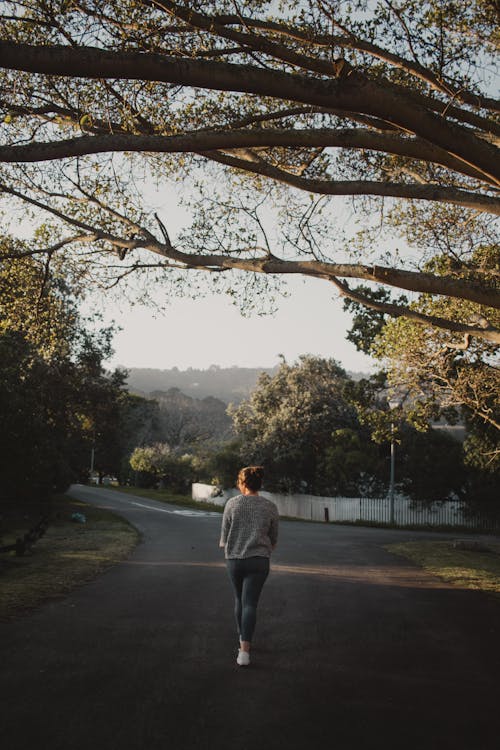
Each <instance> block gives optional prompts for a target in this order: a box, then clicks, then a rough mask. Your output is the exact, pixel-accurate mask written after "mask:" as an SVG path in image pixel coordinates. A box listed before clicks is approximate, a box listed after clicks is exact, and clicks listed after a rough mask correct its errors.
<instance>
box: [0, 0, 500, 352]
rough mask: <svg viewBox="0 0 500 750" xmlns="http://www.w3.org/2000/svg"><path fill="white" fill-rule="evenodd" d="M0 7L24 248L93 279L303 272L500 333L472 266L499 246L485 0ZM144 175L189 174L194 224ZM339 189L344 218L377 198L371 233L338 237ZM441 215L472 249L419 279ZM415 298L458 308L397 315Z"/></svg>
mask: <svg viewBox="0 0 500 750" xmlns="http://www.w3.org/2000/svg"><path fill="white" fill-rule="evenodd" d="M0 18H1V20H2V25H1V30H0V69H1V92H2V93H1V95H0V111H1V112H2V113H3V123H2V125H1V126H0V137H1V141H0V164H1V168H0V191H1V192H2V194H3V196H4V198H5V200H6V203H7V206H8V208H9V210H11V206H13V205H16V204H19V203H20V204H21V205H23V206H24V207H25V210H27V209H29V211H30V215H31V217H32V219H33V220H34V218H35V217H41V216H43V215H45V217H51V219H50V222H49V225H50V233H49V234H47V233H46V234H45V238H47V237H51V239H50V241H49V240H47V239H45V241H44V240H43V238H42V237H38V238H37V239H36V240H35V241H34V242H33V244H32V247H31V248H30V252H31V253H42V252H45V253H49V255H50V257H52V256H53V255H54V254H56V253H59V252H65V253H66V255H67V257H70V256H71V257H73V258H75V259H76V258H78V259H79V262H80V264H81V267H83V268H84V269H85V271H86V272H87V273H88V274H89V275H90V276H92V277H93V278H98V279H99V280H100V283H102V284H104V285H107V286H112V285H114V284H116V283H118V282H119V281H120V280H121V281H122V283H124V282H125V281H126V279H128V278H129V276H130V274H132V273H133V272H136V271H141V270H142V271H143V272H145V273H149V274H150V277H149V278H151V275H152V278H154V279H159V278H160V279H161V278H167V279H169V280H170V281H171V282H173V284H172V287H171V289H174V290H175V289H176V288H177V285H179V284H180V285H181V287H182V285H183V284H184V283H185V282H184V279H185V275H184V274H183V273H182V272H183V271H185V270H190V271H196V270H198V271H200V270H202V271H209V272H212V274H213V275H214V276H215V278H216V279H217V283H221V284H223V283H224V282H223V280H224V279H225V278H226V276H227V274H228V272H231V271H233V270H240V271H245V272H250V277H249V278H250V282H249V283H250V287H251V290H252V291H253V287H252V284H254V283H255V278H258V277H260V278H261V279H263V280H264V282H263V283H266V280H267V283H271V282H270V280H271V279H272V278H276V277H278V278H279V277H282V276H286V275H288V274H302V275H305V276H311V277H315V278H319V279H324V280H326V281H327V282H329V283H331V284H332V286H333V287H334V288H335V289H336V290H337V291H338V292H339V293H340V294H341V295H343V296H345V297H347V298H349V299H351V300H353V301H357V302H359V303H362V304H364V305H368V306H370V307H371V308H373V309H376V310H379V311H381V312H384V313H387V314H389V315H391V316H394V317H400V316H405V317H407V318H409V319H412V320H414V321H417V322H419V323H428V324H430V325H432V326H433V327H437V328H440V329H442V330H444V331H446V332H449V334H451V335H450V336H449V338H450V340H456V337H457V336H458V337H459V338H461V337H463V336H464V335H470V336H473V337H476V338H480V339H481V340H483V341H487V342H492V343H495V344H498V342H500V331H499V328H498V325H497V323H496V322H495V321H494V319H493V315H492V311H494V310H498V308H499V307H500V291H499V288H498V273H497V272H495V269H494V268H491V266H487V267H484V266H483V265H481V263H478V262H476V260H474V252H475V251H476V250H477V247H478V245H479V244H480V243H483V244H485V243H488V244H489V245H490V246H492V247H495V248H496V253H497V254H498V245H497V244H496V243H497V237H496V235H495V229H494V223H493V222H494V219H495V217H496V216H497V215H498V214H499V213H500V199H499V196H498V187H499V183H500V160H499V158H498V139H499V135H500V123H499V121H498V112H499V111H500V103H499V101H498V100H496V99H495V98H494V97H493V96H492V91H494V90H495V89H494V80H493V72H494V56H495V54H496V49H497V45H498V20H499V18H498V4H497V3H496V2H494V0H471V2H468V3H464V2H458V0H452V1H450V2H447V3H442V2H439V1H438V0H402V1H401V2H398V3H397V4H395V3H392V2H390V0H379V1H376V0H353V1H349V2H347V1H346V0H292V1H291V2H287V3H276V2H265V1H264V0H242V1H241V2H233V1H232V0H231V1H229V0H227V1H226V0H213V1H211V2H210V1H209V2H188V1H186V2H184V3H181V2H174V1H172V2H170V1H169V0H156V1H155V2H151V1H150V0H144V1H142V0H119V1H118V2H113V3H109V2H99V3H97V2H93V0H81V1H79V2H77V3H76V2H67V0H24V2H4V3H3V4H2V13H1V15H0ZM149 177H154V179H155V180H156V181H157V184H158V186H159V189H160V191H161V189H162V186H164V185H165V184H167V183H168V182H169V181H170V182H173V181H177V183H176V184H177V185H179V190H180V185H181V183H182V184H186V185H188V186H189V187H188V193H189V194H190V195H191V200H192V209H193V211H194V216H193V224H192V226H190V227H188V228H186V229H185V230H184V231H181V232H180V233H179V234H178V236H177V237H175V238H172V237H171V236H170V234H171V230H170V233H169V220H170V221H171V217H170V216H169V211H168V206H163V207H162V209H161V211H160V214H161V215H158V214H156V215H155V212H154V211H153V210H152V209H151V208H150V206H149V205H148V202H147V199H146V197H145V195H146V193H147V190H145V188H144V182H143V180H144V179H146V178H149ZM339 196H351V197H352V200H353V201H355V202H354V203H353V206H354V209H353V210H354V213H355V215H356V216H358V217H360V216H362V215H363V214H369V215H372V212H373V209H374V208H377V210H378V214H377V216H383V221H382V225H383V227H384V228H385V229H386V230H387V232H388V234H386V235H384V234H383V233H381V231H380V226H379V224H378V223H377V222H371V224H370V222H369V226H367V227H366V229H365V231H364V232H363V233H360V234H357V235H356V236H355V237H353V236H346V237H344V236H343V231H342V224H341V222H340V219H339V217H338V214H337V213H336V211H335V207H336V203H337V202H338V200H339ZM373 201H375V206H373V205H372V202H373ZM269 205H273V207H274V214H275V217H274V218H275V219H276V221H277V229H276V230H273V231H270V230H269V228H268V227H267V226H266V218H265V210H266V207H267V206H269ZM39 220H40V221H41V220H42V219H41V218H40V219H39ZM444 226H448V227H450V228H451V227H455V228H458V229H457V230H456V231H457V232H459V227H461V226H462V227H463V226H467V227H468V230H469V234H470V236H471V238H472V240H471V241H472V245H468V246H464V245H463V243H460V242H459V241H457V243H455V242H449V244H448V246H447V247H446V249H445V252H446V253H447V254H448V256H449V257H452V258H453V261H454V263H453V265H452V266H449V267H448V268H447V269H446V270H444V271H443V270H441V271H440V272H438V271H436V269H433V268H432V267H430V266H429V265H426V266H424V264H425V263H428V261H429V259H430V258H432V257H434V256H435V255H436V254H440V253H441V252H442V244H443V241H444V240H443V234H446V233H444V231H443V227H444ZM408 227H409V228H410V229H411V232H413V236H410V235H411V232H410V231H408V232H406V234H407V236H406V239H407V240H411V241H412V243H413V244H412V247H413V252H412V253H410V255H409V256H408V257H403V256H401V255H400V253H398V251H397V250H395V249H394V247H393V245H394V237H395V236H396V235H397V234H401V232H404V231H406V229H405V228H408ZM471 228H472V230H471ZM417 231H418V232H419V233H420V234H419V237H418V238H417V237H416V236H415V233H416V232H417ZM450 232H451V229H450ZM450 232H448V234H447V237H448V239H449V236H450ZM389 242H390V243H391V244H389V245H388V243H389ZM72 248H73V250H72ZM72 253H73V254H72ZM194 276H195V277H196V274H194ZM352 279H355V280H356V279H358V280H362V281H363V282H364V283H366V282H369V283H371V284H377V285H381V286H382V287H383V288H384V289H389V290H390V289H397V290H405V291H407V292H410V299H409V300H407V301H404V300H403V298H401V297H399V299H398V300H397V301H393V300H391V299H390V298H389V299H385V298H384V299H378V300H377V299H376V298H374V296H373V295H367V294H365V293H364V292H363V290H362V289H361V290H357V289H356V288H355V287H353V286H352V281H351V280H352ZM234 283H235V282H234V281H233V280H232V279H231V277H230V280H229V281H227V282H226V285H227V287H228V288H229V290H233V291H234V288H233V286H234ZM146 286H147V284H146ZM182 288H183V287H182ZM414 292H416V293H420V294H428V295H432V296H437V297H438V298H439V299H443V300H445V301H446V300H449V299H452V300H458V301H465V303H466V310H467V314H466V315H463V314H456V312H455V311H456V306H452V307H451V308H450V309H446V305H444V308H445V309H444V310H443V311H440V312H439V313H438V312H436V311H434V310H423V309H421V308H418V307H414V306H413V305H412V302H411V293H414ZM248 299H249V300H250V302H249V304H253V303H254V302H255V295H253V294H251V295H249V298H248Z"/></svg>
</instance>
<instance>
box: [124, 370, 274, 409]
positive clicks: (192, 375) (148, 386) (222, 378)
mask: <svg viewBox="0 0 500 750" xmlns="http://www.w3.org/2000/svg"><path fill="white" fill-rule="evenodd" d="M276 369H277V368H269V367H268V368H266V367H261V368H257V367H256V368H251V367H218V366H217V365H211V366H210V367H209V368H208V369H207V370H195V369H193V368H192V367H189V368H188V369H187V370H179V369H178V368H177V367H173V368H172V369H171V370H155V369H150V368H142V367H131V368H130V369H129V376H128V381H127V382H128V387H129V390H131V391H132V392H133V393H137V394H139V395H141V396H149V395H150V394H151V393H153V392H154V391H168V390H170V389H171V388H179V390H181V391H182V393H184V394H186V396H191V397H192V398H196V399H203V398H207V397H208V396H212V397H214V398H218V399H220V400H221V401H224V402H225V403H226V404H229V403H230V402H233V403H239V402H240V401H242V400H243V399H245V398H246V397H247V396H248V394H249V393H250V392H251V391H252V389H253V388H254V387H255V384H256V383H257V380H258V378H259V375H260V374H261V373H262V372H267V373H269V374H270V375H272V374H273V373H274V372H275V371H276Z"/></svg>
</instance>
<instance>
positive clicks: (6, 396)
mask: <svg viewBox="0 0 500 750" xmlns="http://www.w3.org/2000/svg"><path fill="white" fill-rule="evenodd" d="M3 245H4V247H6V246H9V245H12V240H11V239H10V238H4V240H3ZM111 336H112V331H111V330H109V329H101V330H95V331H93V330H92V329H91V328H90V327H89V326H88V324H86V323H85V321H83V320H82V319H81V317H80V316H79V314H78V312H77V307H76V301H75V296H74V290H72V289H71V288H70V287H69V286H68V283H67V281H65V280H63V277H62V274H61V269H58V268H57V264H55V266H54V268H51V267H50V266H49V265H48V264H47V265H44V264H42V263H40V262H39V261H37V260H35V259H33V258H31V257H30V256H29V255H27V256H25V257H23V258H19V259H17V260H16V261H14V262H13V261H11V262H9V263H7V262H5V261H4V262H1V263H0V413H1V414H2V430H1V431H0V451H1V455H2V482H1V485H0V493H1V494H0V498H1V500H2V501H4V502H12V501H16V500H17V499H19V498H23V499H32V500H33V501H38V500H40V499H43V498H46V497H47V496H49V495H50V494H51V493H52V492H53V491H54V490H58V491H61V490H64V489H65V488H66V487H67V486H68V484H69V483H70V482H71V481H75V480H79V481H87V479H88V478H89V470H90V467H91V460H92V459H91V452H92V450H93V453H94V469H95V471H96V472H97V473H98V475H99V476H101V477H102V476H103V475H104V474H106V473H111V474H115V473H118V472H119V470H120V464H121V461H122V456H123V452H124V451H125V450H126V447H127V446H126V444H127V440H130V439H131V432H130V430H127V423H128V424H129V425H130V424H131V423H130V420H131V418H132V415H133V412H134V409H136V408H137V400H134V399H133V398H131V397H130V396H129V395H128V394H127V393H126V391H125V390H124V382H125V373H124V372H122V371H119V370H116V371H114V372H107V371H106V370H105V368H104V362H105V360H106V358H107V357H108V356H109V354H110V351H111V349H110V346H111ZM135 427H137V425H135Z"/></svg>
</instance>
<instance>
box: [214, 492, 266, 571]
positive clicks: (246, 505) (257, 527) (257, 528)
mask: <svg viewBox="0 0 500 750" xmlns="http://www.w3.org/2000/svg"><path fill="white" fill-rule="evenodd" d="M278 522H279V515H278V509H277V507H276V505H275V504H274V503H272V502H271V501H270V500H267V499H266V498H265V497H261V496H260V495H237V496H236V497H232V498H230V499H229V500H228V501H227V503H226V506H225V508H224V514H223V516H222V529H221V536H220V543H221V545H224V552H225V556H226V558H228V559H234V558H238V559H241V558H244V557H270V556H271V551H272V548H273V547H274V546H275V544H276V542H277V541H278Z"/></svg>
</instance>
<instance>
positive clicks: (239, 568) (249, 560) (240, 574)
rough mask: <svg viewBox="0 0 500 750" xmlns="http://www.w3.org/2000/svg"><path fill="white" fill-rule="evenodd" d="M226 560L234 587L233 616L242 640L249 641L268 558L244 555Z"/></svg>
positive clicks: (253, 627) (265, 575) (267, 572)
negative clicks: (238, 558) (241, 557)
mask: <svg viewBox="0 0 500 750" xmlns="http://www.w3.org/2000/svg"><path fill="white" fill-rule="evenodd" d="M226 562H227V571H228V573H229V578H230V579H231V583H232V585H233V589H234V597H235V598H234V616H235V618H236V625H237V628H238V633H239V634H240V638H241V640H242V641H251V640H252V636H253V631H254V630H255V622H256V620H257V604H258V601H259V597H260V592H261V591H262V587H263V585H264V583H265V581H266V578H267V576H268V575H269V558H268V557H246V558H244V559H243V560H227V561H226Z"/></svg>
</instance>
